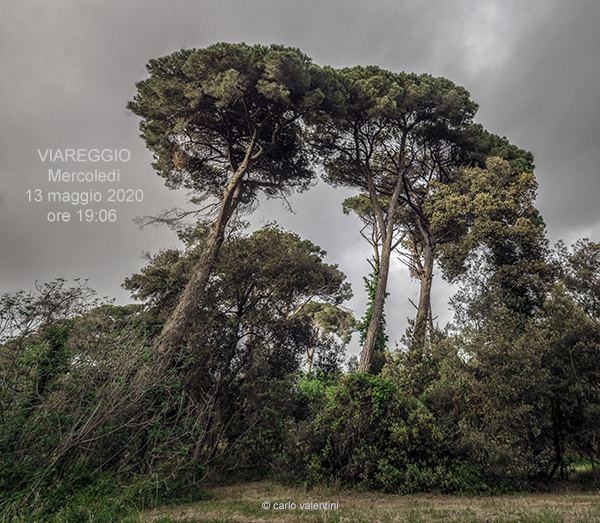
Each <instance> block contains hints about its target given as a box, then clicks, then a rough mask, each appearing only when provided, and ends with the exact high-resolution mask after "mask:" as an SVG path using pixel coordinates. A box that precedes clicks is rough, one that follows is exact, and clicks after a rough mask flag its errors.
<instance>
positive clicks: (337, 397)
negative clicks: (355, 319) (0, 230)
mask: <svg viewBox="0 0 600 523" xmlns="http://www.w3.org/2000/svg"><path fill="white" fill-rule="evenodd" d="M315 414H316V417H315V418H314V419H313V421H312V423H311V427H310V430H309V431H307V432H306V434H305V438H306V439H305V440H304V441H302V442H301V448H300V449H299V451H300V452H301V453H302V455H303V456H304V461H305V467H306V468H305V470H306V475H307V478H308V479H309V481H312V482H314V483H318V482H322V481H339V482H341V483H342V484H345V485H348V486H353V487H356V488H360V489H375V490H381V491H384V492H404V493H408V492H420V491H423V490H440V491H445V492H447V491H452V490H456V489H457V482H456V481H455V479H454V478H453V476H452V472H451V470H450V467H449V466H448V463H447V462H445V460H444V458H442V457H441V456H438V455H437V453H436V449H437V448H438V447H439V445H440V441H441V438H442V433H441V432H440V430H439V427H438V425H437V423H436V421H435V419H434V416H433V415H432V413H431V412H430V411H429V409H428V408H427V407H426V406H425V405H424V404H423V403H421V402H420V401H419V400H417V399H416V398H413V397H409V396H406V395H404V394H403V393H402V392H401V390H400V389H399V388H398V387H397V386H396V385H395V384H394V383H393V382H392V381H390V380H387V379H383V378H380V377H377V376H374V375H372V374H366V373H356V374H351V375H348V376H345V377H343V378H342V379H340V380H339V381H338V382H336V383H334V384H332V385H330V386H329V387H327V388H326V389H325V399H324V401H323V402H322V407H321V408H319V409H318V410H317V411H316V412H315Z"/></svg>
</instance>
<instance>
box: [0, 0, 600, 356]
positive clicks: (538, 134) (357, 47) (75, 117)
mask: <svg viewBox="0 0 600 523" xmlns="http://www.w3.org/2000/svg"><path fill="white" fill-rule="evenodd" d="M599 20H600V2H598V1H597V0H527V1H523V0H426V1H425V0H421V1H417V0H370V1H369V2H365V1H364V0H362V1H359V0H318V1H317V0H303V1H298V0H243V1H241V0H237V1H236V0H177V1H172V2H169V1H165V0H128V1H127V2H122V1H121V0H103V1H100V0H90V1H86V2H81V1H79V0H19V1H16V0H9V1H7V2H4V4H3V9H2V17H0V116H1V118H0V294H4V293H12V292H15V291H18V290H30V289H33V288H34V286H35V284H36V282H38V283H44V282H49V281H52V280H54V279H55V278H65V279H67V280H69V281H72V280H73V279H75V278H81V279H82V280H85V279H87V280H89V285H90V286H91V287H92V288H94V289H95V290H96V291H97V293H98V295H99V296H100V297H104V296H106V297H107V298H109V299H114V300H115V303H117V304H125V303H129V302H131V301H132V300H131V298H130V296H129V293H128V292H127V291H125V290H124V289H122V288H121V284H122V283H123V281H124V280H125V278H127V277H129V276H131V275H132V274H134V273H135V272H138V271H139V270H140V269H141V268H142V267H143V266H144V264H145V262H144V260H143V259H142V254H143V253H144V252H150V253H155V252H157V251H158V250H160V249H164V248H171V247H180V246H181V245H180V244H179V242H178V240H177V238H176V236H175V234H174V233H173V232H172V231H171V230H169V229H168V228H164V227H162V228H160V227H159V228H152V227H150V228H144V229H140V228H139V227H138V226H137V225H136V224H135V223H134V222H133V218H135V217H136V216H144V215H152V214H156V213H158V212H160V211H161V210H162V209H163V208H165V207H172V206H179V207H183V208H186V209H191V208H192V207H191V206H190V205H189V204H188V203H187V195H186V194H185V192H181V191H170V190H168V189H167V188H166V187H165V186H164V185H163V183H162V179H161V178H159V177H158V176H157V175H156V172H155V171H154V170H153V169H152V166H151V163H152V154H151V153H150V152H149V151H148V150H147V149H146V148H145V145H144V143H143V141H142V139H141V138H140V137H139V118H138V117H136V116H135V115H133V114H132V113H130V112H129V111H128V110H127V108H126V105H127V102H128V101H130V100H132V99H133V97H134V95H135V92H136V88H135V84H136V82H139V81H140V80H142V79H144V78H146V77H147V73H146V69H145V65H146V64H147V63H148V61H149V60H150V59H152V58H158V57H160V56H165V55H168V54H170V53H173V52H175V51H178V50H180V49H182V48H203V47H207V46H209V45H211V44H214V43H217V42H232V43H237V42H246V43H248V44H264V45H269V44H272V43H277V44H283V45H286V46H292V47H298V48H300V49H301V50H302V52H304V53H305V54H307V55H308V56H310V57H311V58H312V59H313V61H314V62H315V63H317V64H319V65H323V66H324V65H330V66H332V67H336V68H339V67H347V66H354V65H363V66H366V65H378V66H380V67H382V68H384V69H388V70H391V71H395V72H401V71H405V72H414V73H428V74H431V75H433V76H443V77H445V78H448V79H450V80H452V81H453V82H455V83H456V84H458V85H461V86H463V87H465V88H466V89H467V90H468V91H469V92H470V94H471V98H472V99H473V100H474V101H475V102H477V103H478V104H479V111H478V113H477V115H476V117H475V121H476V122H477V123H481V124H482V125H483V126H484V127H485V128H486V129H487V130H488V131H490V132H492V133H494V134H497V135H500V136H506V137H507V138H508V139H509V140H510V142H511V143H514V144H516V145H518V146H519V147H521V148H523V149H526V150H529V151H531V152H532V153H533V154H534V156H535V165H536V171H535V173H536V178H537V181H538V184H539V189H538V196H537V200H536V205H537V207H538V209H539V210H540V212H541V214H542V216H543V218H544V220H545V222H546V225H547V235H548V239H549V240H550V242H551V244H554V243H556V241H558V240H559V239H562V240H564V241H565V243H567V245H570V244H572V243H573V242H575V241H576V240H577V239H579V238H584V237H585V238H589V239H591V240H592V241H600V206H599V205H598V204H597V198H598V196H599V195H600V31H599V30H598V27H597V25H598V21H599ZM49 150H50V151H49ZM57 150H58V151H60V152H61V153H62V154H63V156H65V154H66V153H65V151H66V150H76V151H77V150H83V151H84V152H82V153H81V155H80V156H79V157H78V156H77V155H75V156H71V157H66V158H63V159H62V161H61V158H60V157H58V158H57V157H56V153H57ZM95 150H98V151H100V152H102V153H103V157H101V158H100V159H99V160H98V161H92V159H94V158H95V156H94V155H95V153H94V151H95ZM51 157H52V161H50V159H51ZM80 160H87V161H80ZM57 169H61V172H96V171H97V172H99V173H106V175H107V176H115V177H116V176H117V175H118V181H115V182H107V181H105V182H102V181H99V180H98V179H96V180H93V181H90V182H89V183H88V182H84V183H79V182H57V181H54V182H53V181H49V176H51V175H50V172H52V176H54V175H56V172H57ZM100 178H101V176H100ZM69 183H70V186H69ZM65 186H67V187H66V188H65ZM111 189H112V192H111ZM57 190H59V191H60V192H61V193H62V192H65V191H68V192H70V193H73V192H76V193H78V194H77V198H78V200H79V201H78V202H77V203H75V202H74V201H70V202H64V201H63V202H57V201H48V198H49V197H50V196H49V193H51V192H55V191H57ZM352 194H353V193H352V192H350V191H348V190H344V189H333V188H331V187H329V186H328V185H326V184H325V183H324V182H322V181H321V182H320V183H318V184H317V185H316V186H315V187H313V188H312V189H311V190H309V191H307V192H305V193H303V194H299V195H293V196H291V197H290V198H289V203H290V204H291V207H292V209H293V212H290V211H289V210H288V209H287V206H285V205H282V202H280V201H273V200H270V201H263V202H261V205H260V207H259V208H258V209H257V210H256V211H255V212H254V214H253V215H252V216H250V217H249V220H250V222H251V227H250V230H249V232H250V231H251V230H254V229H257V228H259V227H261V226H262V225H263V224H265V223H267V222H272V221H276V222H278V223H279V224H280V225H281V226H282V227H283V228H284V229H286V230H291V231H294V232H296V233H298V234H299V235H300V236H302V237H303V238H307V239H310V240H311V241H313V242H314V243H317V244H318V245H320V246H321V247H322V248H323V249H325V250H326V251H327V252H328V255H327V257H326V261H327V262H328V263H336V264H338V265H339V267H340V269H341V270H342V271H343V272H344V273H345V274H346V275H347V277H348V281H349V282H350V283H351V284H352V287H353V290H354V297H353V298H352V300H351V301H349V302H348V303H347V304H346V305H347V307H348V308H349V309H351V310H352V311H353V312H354V314H355V315H356V316H357V317H360V316H362V314H363V313H364V310H365V307H366V293H365V291H364V289H363V282H362V277H363V276H365V275H366V274H368V273H369V272H370V267H369V265H368V263H367V259H368V258H369V257H370V256H371V251H370V249H371V248H370V246H369V245H368V244H367V243H366V242H365V241H364V240H363V239H362V238H361V236H360V235H359V229H360V222H358V220H357V219H356V218H354V217H351V216H346V215H344V214H343V213H342V207H341V202H342V201H343V200H344V199H345V198H346V197H348V196H350V195H352ZM90 197H91V198H92V199H96V200H97V199H98V198H100V201H92V202H87V203H86V202H85V199H86V198H87V199H89V198H90ZM37 200H41V201H37ZM109 200H113V201H109ZM127 200H131V201H127ZM86 211H87V214H86ZM109 211H112V212H109ZM65 213H68V216H69V221H66V218H67V216H66V214H65ZM90 213H92V214H90ZM90 217H91V221H90V222H88V221H87V219H88V218H90ZM388 290H389V292H390V296H389V298H388V299H387V302H386V316H387V323H388V334H389V336H390V343H391V344H392V345H393V343H394V341H396V340H399V339H400V338H401V336H402V334H403V333H404V330H405V329H406V326H407V318H408V317H413V316H414V314H415V310H414V308H413V306H412V305H411V303H410V300H412V301H413V302H416V301H417V297H418V285H417V283H416V282H414V281H411V279H410V277H409V274H408V272H407V270H406V269H405V268H404V266H402V264H401V263H400V262H398V261H397V260H393V263H392V272H391V275H390V280H389V285H388ZM456 290H457V288H456V287H451V286H449V285H447V284H445V282H443V280H442V278H441V275H440V273H439V271H436V276H435V277H434V284H433V296H432V299H433V303H432V307H433V314H434V316H437V321H438V322H439V324H440V325H442V326H443V325H444V324H445V323H446V322H448V321H451V319H452V312H451V310H449V306H448V299H449V297H450V296H451V295H452V294H453V293H454V292H455V291H456ZM358 350H359V348H358V342H357V336H356V335H355V337H354V339H353V342H352V343H351V345H350V352H354V353H356V352H358Z"/></svg>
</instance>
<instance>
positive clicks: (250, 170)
mask: <svg viewBox="0 0 600 523" xmlns="http://www.w3.org/2000/svg"><path fill="white" fill-rule="evenodd" d="M147 69H148V72H149V73H150V76H149V78H147V79H145V80H143V81H141V82H139V83H138V84H137V94H136V96H135V97H134V99H133V101H131V102H130V103H129V104H128V107H129V109H130V110H131V111H133V112H134V113H135V114H136V115H138V116H140V117H141V118H142V121H141V124H140V128H141V131H142V134H141V136H142V138H143V139H144V140H145V142H146V145H147V147H148V148H149V149H150V150H151V151H152V152H153V153H154V158H155V162H154V164H153V167H154V168H155V169H156V170H157V171H158V174H159V175H160V176H162V177H163V178H164V179H165V184H166V185H167V187H169V188H170V189H178V188H185V189H187V190H188V191H190V193H191V194H192V196H193V197H192V198H191V202H192V203H194V204H196V205H199V206H200V205H203V207H202V209H201V210H197V211H196V212H201V211H206V210H207V209H209V210H212V218H211V220H212V221H211V224H210V228H209V233H208V235H207V237H206V239H205V242H204V246H203V251H202V256H201V257H200V259H199V261H198V263H197V265H196V267H195V269H194V272H193V275H192V277H191V278H190V280H189V283H188V284H187V287H186V289H185V291H184V292H183V294H182V295H181V296H180V298H179V301H178V304H177V307H176V308H175V309H174V310H173V312H172V313H171V315H170V317H169V319H168V321H167V322H166V323H165V325H164V328H163V331H162V336H161V339H160V342H159V344H158V350H159V352H161V353H162V354H164V356H165V361H169V360H170V358H171V356H172V355H173V353H174V351H175V350H176V348H177V346H178V345H179V344H180V343H181V340H182V337H183V335H184V332H185V330H186V328H187V326H188V325H189V322H190V318H191V316H192V314H193V311H194V310H195V309H196V308H197V306H198V304H199V303H200V301H201V300H202V296H203V293H204V289H205V287H206V285H207V282H208V279H209V276H210V272H211V268H212V267H213V265H214V263H215V259H216V257H217V254H218V252H219V248H220V246H221V244H222V242H223V240H224V235H225V230H226V227H227V225H228V223H229V222H230V221H231V219H232V217H233V216H234V215H235V214H236V213H239V212H243V211H248V210H250V209H251V208H252V207H253V205H256V202H257V196H258V194H259V192H262V193H264V194H266V195H267V196H268V197H277V196H285V195H286V194H288V193H289V192H290V191H292V190H299V191H301V190H304V189H306V188H308V187H309V185H310V183H311V181H312V180H313V177H314V172H313V170H312V169H311V166H310V162H309V159H308V156H307V155H306V154H305V148H304V141H303V139H302V137H301V135H302V131H303V126H304V120H305V118H306V117H307V115H309V114H310V113H311V112H315V111H316V110H317V109H318V108H319V106H320V104H321V103H322V101H323V99H324V98H325V96H324V94H323V91H322V90H321V89H320V88H319V87H318V86H317V84H318V83H319V80H320V79H322V78H323V74H322V70H321V69H320V68H318V67H317V66H316V65H314V64H313V63H312V62H311V60H310V59H309V58H308V57H307V56H305V55H304V54H302V53H301V52H300V51H299V50H298V49H294V48H287V47H283V46H280V45H271V46H268V47H266V46H261V45H255V46H249V45H246V44H244V43H242V44H227V43H220V44H215V45H213V46H210V47H208V48H206V49H199V50H197V49H189V50H181V51H178V52H175V53H173V54H171V55H169V56H166V57H163V58H159V59H155V60H151V61H150V62H149V64H148V66H147ZM183 214H185V213H182V212H177V211H175V212H171V213H166V214H163V216H162V219H163V221H164V220H169V219H173V218H179V217H181V216H182V215H183ZM205 217H206V216H205Z"/></svg>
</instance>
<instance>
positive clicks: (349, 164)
mask: <svg viewBox="0 0 600 523" xmlns="http://www.w3.org/2000/svg"><path fill="white" fill-rule="evenodd" d="M338 75H339V85H340V86H342V87H341V88H342V89H343V90H344V96H343V97H342V96H340V97H339V99H340V104H343V106H341V105H340V104H338V107H336V111H335V112H334V113H331V115H330V118H329V119H327V120H326V121H323V122H321V123H320V125H319V126H318V128H317V131H316V132H315V134H314V144H315V148H316V150H317V151H318V152H319V153H320V155H321V157H322V158H323V160H324V164H325V171H326V180H327V181H328V182H329V183H331V184H333V185H342V186H346V187H352V188H356V189H359V190H361V191H363V192H364V193H365V194H367V195H368V197H369V198H370V200H371V203H372V206H373V214H374V216H375V217H376V221H377V226H378V229H379V234H380V238H381V258H380V264H379V271H378V277H377V286H376V291H375V295H374V299H373V307H372V316H371V321H370V324H369V328H368V330H367V335H366V338H365V343H364V346H363V350H362V354H361V360H360V364H359V370H360V371H366V370H367V369H368V368H369V364H370V361H371V358H372V355H373V352H374V350H375V345H376V343H377V337H378V333H379V329H380V323H381V317H382V314H383V302H384V300H385V295H386V287H387V280H388V274H389V267H390V256H391V253H392V247H393V244H394V238H395V237H396V234H395V231H397V229H395V227H398V224H400V227H402V226H403V223H404V220H398V215H401V216H407V217H410V220H412V221H413V223H414V219H415V217H416V219H417V223H418V224H419V226H420V227H424V228H426V227H427V223H428V222H427V216H426V215H425V214H424V213H423V212H422V210H421V208H420V204H421V199H422V198H423V197H424V196H425V194H426V192H427V189H428V184H429V182H430V181H431V180H433V179H439V180H441V181H445V180H447V179H449V177H450V176H451V171H452V168H453V167H454V166H455V165H458V164H460V163H461V162H464V161H465V157H466V155H465V154H464V150H463V144H468V143H472V141H471V142H470V141H469V140H468V139H467V138H468V136H467V135H468V133H467V130H468V129H470V126H471V124H472V118H473V116H474V115H475V113H476V111H477V108H478V106H477V104H475V103H474V102H473V101H471V100H470V98H469V93H468V92H467V91H466V90H465V89H464V88H462V87H459V86H456V85H455V84H453V83H452V82H450V81H449V80H446V79H444V78H434V77H431V76H429V75H416V74H407V73H391V72H389V71H385V70H383V69H380V68H378V67H374V66H370V67H354V68H351V69H344V70H341V71H338ZM341 100H343V102H342V101H341ZM381 197H385V199H386V206H387V209H384V208H383V207H382V204H381Z"/></svg>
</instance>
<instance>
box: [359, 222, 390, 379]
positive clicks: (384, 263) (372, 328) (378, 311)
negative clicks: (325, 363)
mask: <svg viewBox="0 0 600 523" xmlns="http://www.w3.org/2000/svg"><path fill="white" fill-rule="evenodd" d="M391 233H392V231H391V230H390V229H389V228H388V234H387V235H386V236H385V237H384V242H383V248H382V250H381V261H380V265H379V273H378V275H377V287H376V289H375V298H373V309H372V315H371V321H370V323H369V328H368V329H367V336H366V337H365V344H364V346H363V350H362V352H361V355H360V363H359V365H358V371H359V372H366V371H368V370H369V365H370V364H371V359H372V358H373V353H374V352H375V345H376V343H377V336H378V335H379V326H380V324H381V316H382V315H383V304H384V302H385V291H386V288H387V279H388V273H389V269H390V256H391V254H392V252H391V251H392V234H391Z"/></svg>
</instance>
